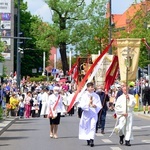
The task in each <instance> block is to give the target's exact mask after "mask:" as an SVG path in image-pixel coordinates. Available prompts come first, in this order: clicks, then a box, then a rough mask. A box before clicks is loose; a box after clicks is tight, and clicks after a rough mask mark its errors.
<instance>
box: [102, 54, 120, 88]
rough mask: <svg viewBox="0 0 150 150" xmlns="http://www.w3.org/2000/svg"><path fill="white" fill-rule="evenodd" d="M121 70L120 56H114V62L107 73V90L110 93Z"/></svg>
mask: <svg viewBox="0 0 150 150" xmlns="http://www.w3.org/2000/svg"><path fill="white" fill-rule="evenodd" d="M118 68H119V61H118V56H114V58H113V61H112V63H111V65H110V67H109V68H108V70H107V72H106V78H105V87H104V88H105V90H106V91H108V90H109V88H110V86H111V85H112V84H113V83H114V81H115V78H116V75H117V72H118Z"/></svg>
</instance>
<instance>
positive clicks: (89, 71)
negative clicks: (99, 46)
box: [67, 40, 113, 112]
mask: <svg viewBox="0 0 150 150" xmlns="http://www.w3.org/2000/svg"><path fill="white" fill-rule="evenodd" d="M112 42H113V40H112V41H111V43H110V44H109V45H108V46H107V47H106V48H105V49H104V51H103V52H102V53H101V55H99V56H98V57H97V59H96V60H95V61H94V63H93V64H92V66H91V67H90V69H89V70H88V71H87V73H86V75H85V76H84V78H83V80H82V81H81V82H80V84H79V86H78V89H77V91H76V93H75V94H74V96H73V98H72V100H71V103H70V105H69V107H68V110H67V111H68V112H69V111H70V109H71V108H72V107H73V105H74V102H75V100H76V97H77V95H78V93H79V92H80V90H81V89H82V87H84V84H85V82H86V80H87V78H88V76H89V74H90V73H91V72H92V71H93V69H94V67H95V66H96V65H97V63H98V62H99V61H100V59H101V58H102V57H103V56H104V55H105V54H106V53H107V52H108V50H109V48H110V46H111V44H112Z"/></svg>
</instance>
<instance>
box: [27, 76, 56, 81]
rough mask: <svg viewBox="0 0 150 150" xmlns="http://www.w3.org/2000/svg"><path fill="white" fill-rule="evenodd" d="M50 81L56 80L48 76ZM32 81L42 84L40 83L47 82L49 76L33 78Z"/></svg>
mask: <svg viewBox="0 0 150 150" xmlns="http://www.w3.org/2000/svg"><path fill="white" fill-rule="evenodd" d="M48 78H49V81H52V80H53V79H54V77H53V76H48ZM30 81H31V82H33V81H35V82H40V81H47V76H39V77H31V78H30Z"/></svg>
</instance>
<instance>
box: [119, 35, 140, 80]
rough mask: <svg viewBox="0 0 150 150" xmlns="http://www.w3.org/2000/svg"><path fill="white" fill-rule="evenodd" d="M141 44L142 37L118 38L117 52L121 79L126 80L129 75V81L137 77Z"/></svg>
mask: <svg viewBox="0 0 150 150" xmlns="http://www.w3.org/2000/svg"><path fill="white" fill-rule="evenodd" d="M140 44H141V39H138V38H124V39H117V52H118V58H119V69H120V77H121V81H126V79H127V75H128V80H129V81H134V80H135V79H136V74H137V69H138V61H139V53H140ZM127 67H128V74H127Z"/></svg>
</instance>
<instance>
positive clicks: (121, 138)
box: [119, 135, 124, 145]
mask: <svg viewBox="0 0 150 150" xmlns="http://www.w3.org/2000/svg"><path fill="white" fill-rule="evenodd" d="M123 139H124V135H122V136H120V141H119V143H120V144H121V145H122V144H123V142H124V141H123Z"/></svg>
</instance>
